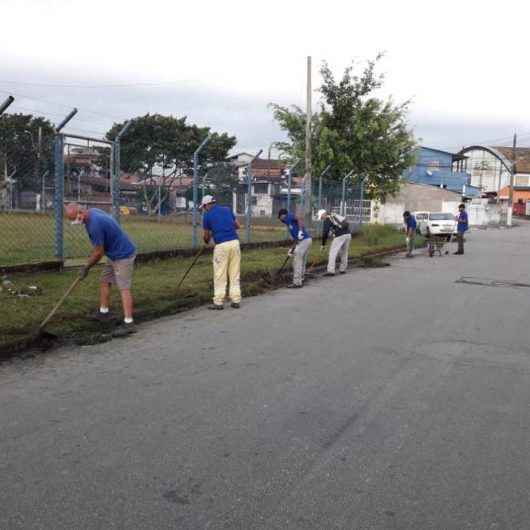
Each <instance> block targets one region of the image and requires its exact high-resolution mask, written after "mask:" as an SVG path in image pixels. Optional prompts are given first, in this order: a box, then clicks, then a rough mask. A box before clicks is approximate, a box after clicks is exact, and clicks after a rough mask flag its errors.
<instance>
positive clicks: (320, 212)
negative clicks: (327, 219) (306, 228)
mask: <svg viewBox="0 0 530 530" xmlns="http://www.w3.org/2000/svg"><path fill="white" fill-rule="evenodd" d="M325 213H326V210H324V209H322V210H318V213H317V218H318V220H319V221H321V220H322V216H323V215H324V214H325Z"/></svg>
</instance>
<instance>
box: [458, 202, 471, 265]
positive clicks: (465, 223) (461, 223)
mask: <svg viewBox="0 0 530 530" xmlns="http://www.w3.org/2000/svg"><path fill="white" fill-rule="evenodd" d="M456 221H457V226H456V240H457V241H458V250H457V251H456V252H455V254H456V255H462V254H463V253H464V234H465V233H466V232H467V229H468V228H469V220H468V217H467V212H466V205H465V204H464V203H462V204H460V205H459V206H458V215H457V216H456Z"/></svg>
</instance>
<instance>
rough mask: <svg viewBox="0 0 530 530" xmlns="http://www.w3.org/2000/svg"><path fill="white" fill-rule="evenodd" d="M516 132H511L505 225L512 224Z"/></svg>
mask: <svg viewBox="0 0 530 530" xmlns="http://www.w3.org/2000/svg"><path fill="white" fill-rule="evenodd" d="M516 149H517V133H513V147H512V158H513V162H512V171H511V172H510V189H509V195H508V212H507V216H506V226H512V215H513V185H514V181H515V173H516V168H517V164H516V160H517V153H516Z"/></svg>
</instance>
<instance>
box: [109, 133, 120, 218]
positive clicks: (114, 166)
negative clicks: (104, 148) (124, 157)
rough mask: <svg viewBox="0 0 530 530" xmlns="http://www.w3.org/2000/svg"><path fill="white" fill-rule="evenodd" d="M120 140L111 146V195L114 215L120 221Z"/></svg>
mask: <svg viewBox="0 0 530 530" xmlns="http://www.w3.org/2000/svg"><path fill="white" fill-rule="evenodd" d="M119 160H120V142H119V140H118V141H117V142H112V146H111V148H110V168H109V171H110V197H111V201H112V217H114V219H116V221H118V223H119V222H120V182H119V174H120V170H119V167H120V166H119V163H120V162H119Z"/></svg>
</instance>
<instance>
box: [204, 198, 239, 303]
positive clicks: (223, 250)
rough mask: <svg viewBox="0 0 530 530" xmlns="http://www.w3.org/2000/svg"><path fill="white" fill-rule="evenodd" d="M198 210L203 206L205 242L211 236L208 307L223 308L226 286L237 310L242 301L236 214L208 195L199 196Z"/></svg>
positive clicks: (209, 239) (207, 242) (208, 241)
mask: <svg viewBox="0 0 530 530" xmlns="http://www.w3.org/2000/svg"><path fill="white" fill-rule="evenodd" d="M200 208H201V210H202V209H204V210H205V213H204V216H203V222H202V225H203V229H204V236H203V239H204V243H205V244H206V245H209V244H210V241H211V239H212V237H213V240H214V242H215V248H214V251H213V280H214V296H213V304H212V305H211V306H210V309H224V302H225V297H226V287H227V284H230V287H229V297H230V301H231V302H232V303H231V306H232V307H233V308H234V309H239V307H240V304H241V286H240V279H239V277H240V266H241V248H240V246H239V238H238V236H237V229H238V228H239V223H238V221H237V219H236V216H235V215H234V213H233V212H232V210H231V209H230V208H228V207H227V206H218V205H217V204H216V201H215V199H214V198H213V197H212V196H211V195H205V196H204V197H203V199H202V202H201V206H200Z"/></svg>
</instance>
